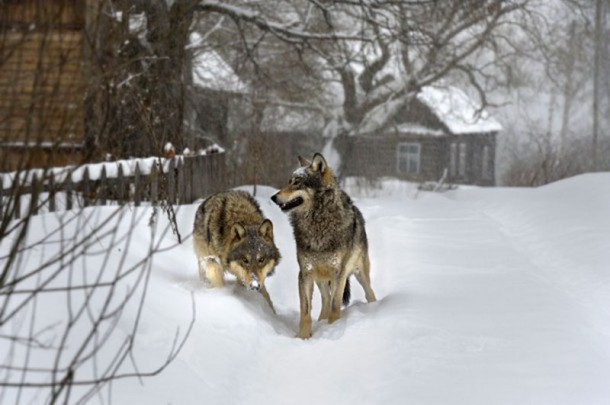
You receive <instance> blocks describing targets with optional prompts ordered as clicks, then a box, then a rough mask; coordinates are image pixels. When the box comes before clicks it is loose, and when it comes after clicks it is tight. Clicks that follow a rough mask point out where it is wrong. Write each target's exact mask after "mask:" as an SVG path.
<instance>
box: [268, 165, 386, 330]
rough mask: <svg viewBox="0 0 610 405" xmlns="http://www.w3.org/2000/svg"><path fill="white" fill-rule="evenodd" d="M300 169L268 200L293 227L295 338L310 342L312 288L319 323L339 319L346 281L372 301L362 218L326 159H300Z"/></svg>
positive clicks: (345, 290) (346, 300)
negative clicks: (319, 300) (317, 294)
mask: <svg viewBox="0 0 610 405" xmlns="http://www.w3.org/2000/svg"><path fill="white" fill-rule="evenodd" d="M299 163H300V167H299V168H298V169H297V170H295V172H294V173H293V174H292V176H291V177H290V181H289V183H288V185H287V186H285V187H284V188H282V189H281V190H279V191H278V192H277V193H276V194H274V195H273V196H272V197H271V199H272V200H273V202H275V203H276V204H277V205H278V206H279V207H280V209H281V210H282V211H284V212H287V213H288V215H289V218H290V222H291V224H292V227H293V231H294V237H295V241H296V245H297V261H298V263H299V268H300V271H299V298H300V307H301V316H300V322H299V333H298V337H300V338H302V339H307V338H309V337H311V296H312V294H313V285H314V283H315V284H316V285H317V286H318V289H319V290H320V294H321V296H322V310H321V311H320V316H319V318H318V319H319V320H322V319H328V323H332V322H334V321H336V320H337V319H339V317H340V312H341V304H342V302H343V304H345V305H347V304H348V302H349V295H350V293H349V281H348V278H349V276H350V275H352V274H353V275H354V276H356V280H358V282H359V283H360V284H361V285H362V287H363V288H364V292H365V296H366V300H367V301H368V302H373V301H375V300H376V298H375V294H374V293H373V289H372V288H371V279H370V263H369V255H368V242H367V238H366V230H365V228H364V218H363V217H362V214H361V213H360V210H359V209H358V208H357V207H356V206H355V205H354V204H353V202H352V200H351V198H350V197H349V196H348V195H347V194H346V193H345V192H344V191H343V190H341V188H340V187H339V185H338V183H337V180H336V178H335V177H334V176H333V173H332V170H331V168H330V167H329V166H328V164H327V162H326V159H324V157H323V156H322V155H321V154H319V153H316V154H315V155H314V156H313V159H312V161H311V162H310V161H307V160H305V159H303V158H302V157H300V156H299Z"/></svg>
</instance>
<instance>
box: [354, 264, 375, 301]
mask: <svg viewBox="0 0 610 405" xmlns="http://www.w3.org/2000/svg"><path fill="white" fill-rule="evenodd" d="M359 267H360V268H359V271H356V272H355V274H354V275H355V276H356V280H358V282H359V283H360V285H361V286H362V288H363V289H364V295H365V297H366V300H367V301H368V302H374V301H377V298H376V297H375V293H374V292H373V288H371V275H370V271H371V264H370V261H369V257H368V255H366V254H364V255H363V256H362V261H361V266H359Z"/></svg>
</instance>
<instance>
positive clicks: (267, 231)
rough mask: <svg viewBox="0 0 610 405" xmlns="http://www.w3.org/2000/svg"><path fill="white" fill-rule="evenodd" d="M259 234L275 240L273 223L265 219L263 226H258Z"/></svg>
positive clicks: (271, 240)
mask: <svg viewBox="0 0 610 405" xmlns="http://www.w3.org/2000/svg"><path fill="white" fill-rule="evenodd" d="M258 234H259V235H260V236H262V237H263V238H265V239H267V240H268V241H270V242H273V223H271V221H269V220H268V219H265V220H264V221H263V223H262V224H261V226H259V227H258Z"/></svg>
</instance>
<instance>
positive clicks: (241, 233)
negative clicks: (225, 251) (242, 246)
mask: <svg viewBox="0 0 610 405" xmlns="http://www.w3.org/2000/svg"><path fill="white" fill-rule="evenodd" d="M245 236H246V228H244V227H243V225H242V224H235V225H233V228H231V240H232V241H233V243H236V242H239V241H240V240H242V239H243V238H244V237H245Z"/></svg>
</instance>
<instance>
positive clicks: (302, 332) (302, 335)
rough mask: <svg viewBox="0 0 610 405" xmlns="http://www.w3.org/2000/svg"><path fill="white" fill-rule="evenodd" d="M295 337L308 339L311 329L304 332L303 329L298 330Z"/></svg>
mask: <svg viewBox="0 0 610 405" xmlns="http://www.w3.org/2000/svg"><path fill="white" fill-rule="evenodd" d="M297 337H298V338H299V339H309V338H310V337H311V331H310V332H304V331H300V332H299V333H298V334H297Z"/></svg>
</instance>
